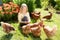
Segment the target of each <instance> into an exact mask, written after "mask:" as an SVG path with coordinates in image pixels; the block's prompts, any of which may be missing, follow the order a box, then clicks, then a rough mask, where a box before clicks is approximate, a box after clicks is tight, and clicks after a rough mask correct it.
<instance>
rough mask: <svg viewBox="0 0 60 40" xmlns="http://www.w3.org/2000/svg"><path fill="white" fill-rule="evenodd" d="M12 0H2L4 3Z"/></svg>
mask: <svg viewBox="0 0 60 40" xmlns="http://www.w3.org/2000/svg"><path fill="white" fill-rule="evenodd" d="M10 1H11V0H2V2H3V3H8V2H10Z"/></svg>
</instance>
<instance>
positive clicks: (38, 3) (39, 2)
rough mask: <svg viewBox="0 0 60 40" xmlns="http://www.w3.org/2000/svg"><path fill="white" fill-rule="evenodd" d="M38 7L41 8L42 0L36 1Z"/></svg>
mask: <svg viewBox="0 0 60 40" xmlns="http://www.w3.org/2000/svg"><path fill="white" fill-rule="evenodd" d="M35 4H36V7H37V8H41V0H38V1H37V0H36V1H35Z"/></svg>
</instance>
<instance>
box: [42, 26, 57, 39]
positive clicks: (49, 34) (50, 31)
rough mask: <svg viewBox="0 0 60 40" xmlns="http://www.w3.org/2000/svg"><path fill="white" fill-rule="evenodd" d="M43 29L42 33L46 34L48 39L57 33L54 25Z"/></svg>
mask: <svg viewBox="0 0 60 40" xmlns="http://www.w3.org/2000/svg"><path fill="white" fill-rule="evenodd" d="M43 29H44V32H45V33H46V35H47V37H48V38H50V37H52V36H54V35H55V33H56V31H57V26H56V25H54V26H53V27H52V28H50V27H49V26H45V27H44V28H43Z"/></svg>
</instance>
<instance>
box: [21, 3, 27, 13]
mask: <svg viewBox="0 0 60 40" xmlns="http://www.w3.org/2000/svg"><path fill="white" fill-rule="evenodd" d="M23 7H26V9H27V10H26V12H28V7H27V5H26V4H24V3H23V4H22V5H21V7H20V13H22V9H23Z"/></svg>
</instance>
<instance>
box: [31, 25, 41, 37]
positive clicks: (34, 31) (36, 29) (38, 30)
mask: <svg viewBox="0 0 60 40" xmlns="http://www.w3.org/2000/svg"><path fill="white" fill-rule="evenodd" d="M31 32H32V34H33V35H34V36H35V37H39V36H40V35H41V28H40V26H39V25H37V26H34V27H32V28H31Z"/></svg>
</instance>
